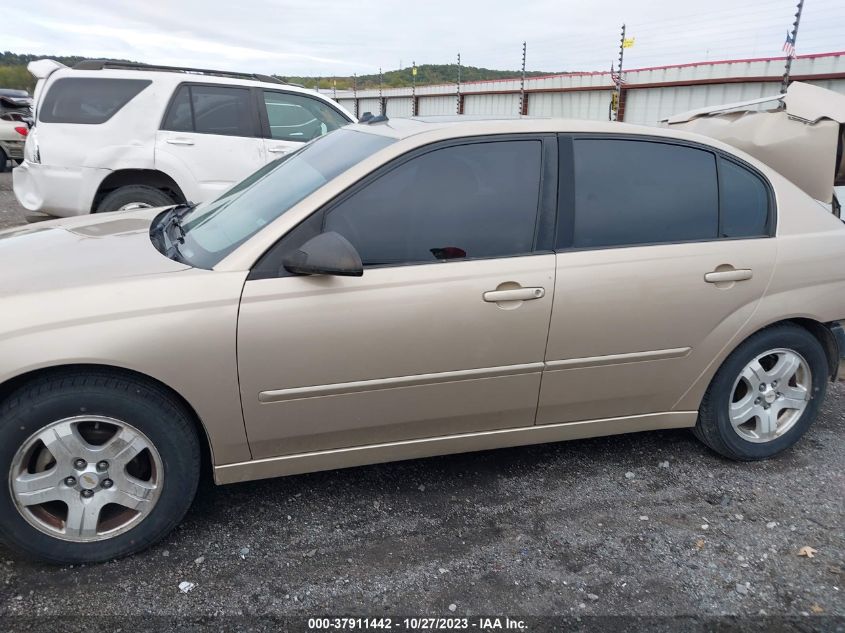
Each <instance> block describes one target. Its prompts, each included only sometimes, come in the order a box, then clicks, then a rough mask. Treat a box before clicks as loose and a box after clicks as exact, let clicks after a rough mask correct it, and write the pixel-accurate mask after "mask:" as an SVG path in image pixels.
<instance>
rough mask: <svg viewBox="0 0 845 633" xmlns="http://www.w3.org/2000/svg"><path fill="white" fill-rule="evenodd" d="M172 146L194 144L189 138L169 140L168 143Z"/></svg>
mask: <svg viewBox="0 0 845 633" xmlns="http://www.w3.org/2000/svg"><path fill="white" fill-rule="evenodd" d="M166 142H167V143H170V144H171V145H193V144H194V142H193V141H192V140H191V139H189V138H169V139H167V141H166Z"/></svg>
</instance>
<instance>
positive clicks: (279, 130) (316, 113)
mask: <svg viewBox="0 0 845 633" xmlns="http://www.w3.org/2000/svg"><path fill="white" fill-rule="evenodd" d="M264 107H265V108H266V109H267V121H268V123H269V125H270V137H271V138H275V139H280V140H285V141H302V142H305V141H310V140H311V139H314V138H317V137H318V136H322V135H323V134H327V133H329V132H331V131H332V130H336V129H337V128H339V127H343V126H344V125H347V124H348V123H349V121H347V120H346V118H344V117H343V116H341V115H340V113H339V112H337V111H336V110H334V109H333V108H331V107H329V106H328V105H326V104H325V103H323V102H322V101H318V100H317V99H312V98H310V97H303V96H301V95H295V94H288V93H283V92H270V91H265V92H264Z"/></svg>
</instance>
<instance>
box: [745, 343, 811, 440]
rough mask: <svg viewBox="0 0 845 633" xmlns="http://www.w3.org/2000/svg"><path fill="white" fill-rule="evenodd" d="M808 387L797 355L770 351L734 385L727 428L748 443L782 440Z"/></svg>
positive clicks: (805, 401) (806, 368)
mask: <svg viewBox="0 0 845 633" xmlns="http://www.w3.org/2000/svg"><path fill="white" fill-rule="evenodd" d="M812 385H813V376H812V373H811V372H810V366H809V364H808V363H807V361H806V360H805V359H804V358H803V357H802V356H801V355H800V354H798V353H797V352H795V351H793V350H789V349H772V350H769V351H767V352H764V353H763V354H760V355H759V356H757V357H756V358H755V359H754V360H752V361H751V362H750V363H748V364H747V365H746V366H745V368H744V369H743V370H742V372H741V373H740V375H739V377H738V378H737V380H736V382H735V383H734V386H733V390H732V391H731V402H730V411H729V416H730V421H731V426H732V427H733V429H734V431H736V433H737V434H738V435H739V436H740V437H741V438H742V439H744V440H747V441H749V442H755V443H762V442H771V441H773V440H775V439H777V438H779V437H781V436H783V435H784V434H785V433H787V432H788V431H789V430H790V429H791V428H792V427H793V426H795V424H796V423H797V422H798V420H799V419H800V418H801V415H802V414H803V413H804V410H805V409H806V408H807V404H808V402H809V401H810V394H811V393H812Z"/></svg>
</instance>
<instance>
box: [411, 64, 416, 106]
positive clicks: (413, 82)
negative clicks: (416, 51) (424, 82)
mask: <svg viewBox="0 0 845 633" xmlns="http://www.w3.org/2000/svg"><path fill="white" fill-rule="evenodd" d="M411 116H417V62H413V61H412V62H411Z"/></svg>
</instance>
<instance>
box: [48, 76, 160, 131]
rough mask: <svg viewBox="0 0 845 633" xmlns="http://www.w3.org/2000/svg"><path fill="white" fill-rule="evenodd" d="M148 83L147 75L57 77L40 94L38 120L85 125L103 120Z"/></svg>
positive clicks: (107, 118)
mask: <svg viewBox="0 0 845 633" xmlns="http://www.w3.org/2000/svg"><path fill="white" fill-rule="evenodd" d="M151 83H152V82H151V81H150V80H149V79H107V78H102V77H64V78H62V79H57V80H56V81H54V82H53V85H52V86H50V90H49V91H48V92H47V96H46V97H44V103H42V104H41V106H40V108H39V112H38V120H39V121H43V122H45V123H83V124H87V125H97V124H99V123H105V122H106V121H108V120H109V119H110V118H112V117H113V116H114V115H115V113H116V112H118V111H119V110H120V109H121V108H122V107H123V106H125V105H126V104H127V103H129V102H130V101H131V100H132V99H134V98H135V97H136V96H137V95H138V93H139V92H141V91H142V90H143V89H144V88H146V87H147V86H149V85H150V84H151Z"/></svg>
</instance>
